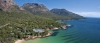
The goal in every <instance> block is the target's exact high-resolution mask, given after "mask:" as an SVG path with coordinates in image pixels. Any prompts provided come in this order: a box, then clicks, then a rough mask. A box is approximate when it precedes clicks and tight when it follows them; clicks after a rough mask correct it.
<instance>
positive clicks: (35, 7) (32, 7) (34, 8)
mask: <svg viewBox="0 0 100 43" xmlns="http://www.w3.org/2000/svg"><path fill="white" fill-rule="evenodd" d="M22 7H23V8H24V9H26V10H28V11H31V12H33V13H34V12H48V11H49V9H47V8H46V6H44V5H43V4H38V3H26V4H24V5H23V6H22Z"/></svg>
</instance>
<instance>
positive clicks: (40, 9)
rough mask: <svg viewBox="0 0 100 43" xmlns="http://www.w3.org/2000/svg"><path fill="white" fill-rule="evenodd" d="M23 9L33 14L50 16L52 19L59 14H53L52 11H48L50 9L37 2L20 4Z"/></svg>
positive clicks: (56, 17)
mask: <svg viewBox="0 0 100 43" xmlns="http://www.w3.org/2000/svg"><path fill="white" fill-rule="evenodd" d="M22 7H23V8H24V9H25V10H27V11H28V12H30V13H32V14H33V15H37V16H41V17H46V18H52V19H58V18H59V16H58V15H55V14H54V13H52V12H50V10H49V9H48V8H47V7H46V6H44V5H43V4H39V3H26V4H24V5H23V6H22Z"/></svg>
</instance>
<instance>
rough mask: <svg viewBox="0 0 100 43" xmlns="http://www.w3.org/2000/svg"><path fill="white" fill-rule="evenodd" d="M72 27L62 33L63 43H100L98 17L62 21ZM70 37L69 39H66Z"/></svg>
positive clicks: (99, 19) (99, 20)
mask: <svg viewBox="0 0 100 43" xmlns="http://www.w3.org/2000/svg"><path fill="white" fill-rule="evenodd" d="M64 22H65V23H69V24H71V25H72V27H70V28H68V29H67V30H66V32H65V34H66V35H63V36H62V37H64V39H63V40H66V42H65V43H69V42H70V41H74V43H100V18H89V19H87V20H73V21H64ZM68 39H70V40H68Z"/></svg>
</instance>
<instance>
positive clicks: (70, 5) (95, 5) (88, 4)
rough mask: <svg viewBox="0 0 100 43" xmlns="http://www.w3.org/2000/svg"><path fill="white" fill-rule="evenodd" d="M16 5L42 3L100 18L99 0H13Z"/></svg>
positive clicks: (48, 6) (49, 6)
mask: <svg viewBox="0 0 100 43" xmlns="http://www.w3.org/2000/svg"><path fill="white" fill-rule="evenodd" d="M14 1H15V2H16V3H17V4H18V5H20V6H22V5H23V4H24V3H40V4H44V5H45V6H46V7H47V8H48V9H53V8H60V9H62V8H64V9H66V10H68V11H71V12H74V13H76V14H79V15H82V16H85V17H99V18H100V0H14Z"/></svg>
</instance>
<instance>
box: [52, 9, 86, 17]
mask: <svg viewBox="0 0 100 43" xmlns="http://www.w3.org/2000/svg"><path fill="white" fill-rule="evenodd" d="M50 11H51V12H52V13H54V14H56V15H60V16H63V17H69V18H71V19H84V17H83V16H80V15H78V14H75V13H73V12H70V11H68V10H66V9H57V8H56V9H52V10H50Z"/></svg>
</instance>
